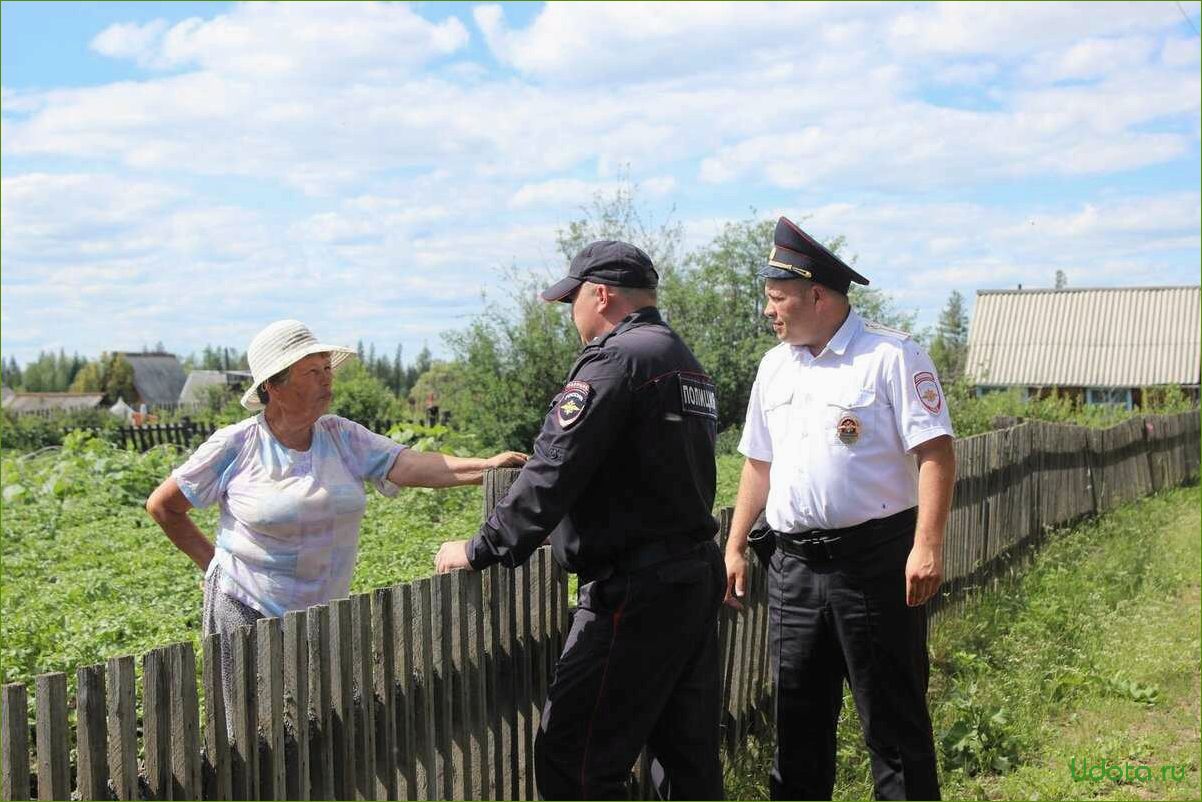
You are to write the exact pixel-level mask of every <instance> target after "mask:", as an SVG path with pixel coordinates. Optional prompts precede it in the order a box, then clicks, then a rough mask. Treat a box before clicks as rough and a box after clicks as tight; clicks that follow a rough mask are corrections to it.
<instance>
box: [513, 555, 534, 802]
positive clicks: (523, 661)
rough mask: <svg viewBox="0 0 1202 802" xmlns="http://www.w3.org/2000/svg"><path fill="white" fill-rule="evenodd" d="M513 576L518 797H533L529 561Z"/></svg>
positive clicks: (518, 568)
mask: <svg viewBox="0 0 1202 802" xmlns="http://www.w3.org/2000/svg"><path fill="white" fill-rule="evenodd" d="M513 576H514V588H513V590H514V595H513V598H514V605H515V610H514V629H513V641H512V642H513V644H514V647H513V648H514V672H515V676H514V703H515V706H516V708H517V725H518V728H517V729H518V731H517V749H516V752H517V756H518V798H520V799H534V796H535V793H534V771H533V769H534V706H535V704H536V703H535V701H534V692H533V691H534V687H533V683H532V680H531V676H530V662H531V648H530V642H531V632H532V629H531V610H530V606H531V605H530V594H531V591H532V588H531V581H530V566H529V563H527V564H525V565H519V566H518V567H517V568H515V569H514V571H513Z"/></svg>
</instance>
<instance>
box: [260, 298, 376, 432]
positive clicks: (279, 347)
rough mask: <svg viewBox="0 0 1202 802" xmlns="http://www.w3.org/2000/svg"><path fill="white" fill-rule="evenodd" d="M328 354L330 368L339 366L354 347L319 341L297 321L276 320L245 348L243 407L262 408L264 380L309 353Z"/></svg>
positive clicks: (349, 355)
mask: <svg viewBox="0 0 1202 802" xmlns="http://www.w3.org/2000/svg"><path fill="white" fill-rule="evenodd" d="M326 353H328V354H329V355H330V367H331V368H333V369H334V370H338V367H339V366H340V365H342V364H343V363H344V362H346V360H347V359H349V358H350V357H352V356H355V355H356V354H355V351H354V349H351V348H347V347H346V346H344V345H329V344H328V343H319V342H318V341H317V338H316V337H314V336H313V332H311V331H309V327H308V326H306V325H305V324H304V323H301V322H300V321H299V320H277V321H276V322H275V323H272V324H271V325H269V326H268V327H267V328H265V329H263V330H262V331H261V332H259V333H258V334H256V335H255V338H254V339H253V340H251V341H250V348H248V349H247V350H246V361H247V362H249V363H250V374H251V383H250V387H248V388H247V390H246V392H245V393H243V394H242V406H244V407H246V408H247V409H249V410H250V411H252V412H257V411H259V410H261V409H263V403H262V402H261V401H260V400H259V393H258V389H259V387H260V386H261V385H262V384H263V382H265V381H267V380H268V379H270V378H271V377H272V376H274V375H275V374H277V373H279V372H280V371H281V370H284V369H285V368H287V367H291V366H292V365H294V364H296V363H297V362H298V361H300V360H301V359H304V358H305V357H307V356H309V355H310V354H326Z"/></svg>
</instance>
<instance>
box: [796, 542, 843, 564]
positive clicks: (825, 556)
mask: <svg viewBox="0 0 1202 802" xmlns="http://www.w3.org/2000/svg"><path fill="white" fill-rule="evenodd" d="M838 542H839V538H837V537H814V538H809V539H807V540H803V541H801V542H800V543H799V544H798V545H800V546H801V551H802V554H804V555H805V557H806V559H808V560H814V561H815V562H818V561H821V562H830V561H831V560H833V559H835V552H834V550H833V549H832V548H831V546H832V545H834V544H835V543H838Z"/></svg>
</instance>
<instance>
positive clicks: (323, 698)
mask: <svg viewBox="0 0 1202 802" xmlns="http://www.w3.org/2000/svg"><path fill="white" fill-rule="evenodd" d="M305 638H306V646H307V650H308V669H309V672H308V673H309V716H308V718H309V787H310V791H309V793H310V797H311V798H312V799H334V793H335V788H336V786H335V785H334V749H333V735H332V729H333V719H332V710H333V699H332V696H331V692H332V687H333V686H332V683H333V680H332V679H331V676H330V672H331V668H330V666H331V663H330V643H331V641H332V638H331V636H330V608H329V607H327V606H326V605H324V604H322V605H317V606H314V607H310V608H309V610H308V611H307V612H306V613H305Z"/></svg>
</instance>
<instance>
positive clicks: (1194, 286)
mask: <svg viewBox="0 0 1202 802" xmlns="http://www.w3.org/2000/svg"><path fill="white" fill-rule="evenodd" d="M1199 289H1202V285H1199V284H1154V285H1145V286H1132V287H1061V288H1060V289H1056V288H1055V287H1030V288H1027V287H1024V288H1022V289H1019V288H1004V289H984V290H977V295H1026V294H1031V295H1035V294H1040V293H1066V292H1134V291H1144V292H1146V291H1148V290H1199Z"/></svg>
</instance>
